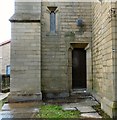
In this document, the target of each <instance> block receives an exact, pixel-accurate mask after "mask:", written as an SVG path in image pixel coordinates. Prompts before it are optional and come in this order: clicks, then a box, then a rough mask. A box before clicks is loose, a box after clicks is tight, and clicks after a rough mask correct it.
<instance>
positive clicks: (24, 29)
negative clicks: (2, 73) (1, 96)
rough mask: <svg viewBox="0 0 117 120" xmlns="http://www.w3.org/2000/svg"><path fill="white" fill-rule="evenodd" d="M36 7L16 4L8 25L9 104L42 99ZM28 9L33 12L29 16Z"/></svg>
mask: <svg viewBox="0 0 117 120" xmlns="http://www.w3.org/2000/svg"><path fill="white" fill-rule="evenodd" d="M35 5H36V6H37V5H38V7H35ZM40 5H41V3H39V2H38V3H36V4H35V3H33V2H32V3H30V2H27V3H25V2H16V3H15V8H16V11H15V14H14V15H13V16H12V17H11V18H10V21H11V23H12V24H11V27H12V41H11V84H10V85H11V86H10V90H11V95H10V96H9V100H10V101H16V102H17V101H29V100H40V99H42V98H41V97H42V96H41V83H40V82H41V26H40V10H41V9H40V8H41V7H40ZM33 8H34V11H33ZM38 8H39V9H38ZM30 10H31V11H32V12H34V13H33V14H32V13H30V12H31V11H30Z"/></svg>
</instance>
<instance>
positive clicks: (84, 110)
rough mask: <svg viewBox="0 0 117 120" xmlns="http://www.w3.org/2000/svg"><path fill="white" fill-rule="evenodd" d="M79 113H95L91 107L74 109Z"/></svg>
mask: <svg viewBox="0 0 117 120" xmlns="http://www.w3.org/2000/svg"><path fill="white" fill-rule="evenodd" d="M76 108H77V109H78V110H79V111H80V112H81V113H91V112H96V110H94V109H93V108H92V107H91V106H81V107H76Z"/></svg>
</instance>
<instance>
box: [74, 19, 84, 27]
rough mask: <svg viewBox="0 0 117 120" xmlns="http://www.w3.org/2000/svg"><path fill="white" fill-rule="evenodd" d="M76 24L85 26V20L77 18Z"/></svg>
mask: <svg viewBox="0 0 117 120" xmlns="http://www.w3.org/2000/svg"><path fill="white" fill-rule="evenodd" d="M76 24H77V26H79V27H83V26H84V22H83V20H82V19H77V20H76Z"/></svg>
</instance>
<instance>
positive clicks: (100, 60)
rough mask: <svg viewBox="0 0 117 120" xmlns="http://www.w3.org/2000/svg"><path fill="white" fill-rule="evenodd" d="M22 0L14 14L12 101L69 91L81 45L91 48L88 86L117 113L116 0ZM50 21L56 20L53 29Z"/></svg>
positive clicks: (105, 107)
mask: <svg viewBox="0 0 117 120" xmlns="http://www.w3.org/2000/svg"><path fill="white" fill-rule="evenodd" d="M19 1H20V0H16V2H15V14H14V15H13V16H12V17H11V19H10V21H11V24H12V42H11V95H10V96H9V100H11V101H12V100H14V101H25V100H40V99H42V96H43V97H47V98H60V97H68V96H70V95H71V94H72V91H73V90H74V89H73V80H72V79H73V73H72V72H73V69H72V68H73V66H72V63H73V61H72V55H73V54H72V52H73V50H74V49H76V48H82V49H84V50H85V52H86V88H85V89H86V90H87V91H89V92H90V93H91V94H92V95H93V96H95V98H96V99H97V100H98V101H99V102H100V103H101V107H102V109H103V110H104V111H105V112H106V113H107V114H109V115H110V116H111V117H116V115H117V114H116V108H117V106H116V101H117V93H116V91H117V90H116V89H117V86H116V75H117V74H116V71H117V70H116V68H117V67H116V56H117V55H116V37H117V36H116V8H117V6H116V3H110V2H104V1H102V2H92V3H91V2H81V1H80V2H37V1H38V0H37V1H36V2H35V0H32V2H21V1H20V2H19ZM51 13H52V14H53V16H51ZM51 17H52V18H51ZM52 20H53V21H54V23H50V21H52ZM78 20H80V21H83V25H82V26H80V25H78V24H79V23H77V22H78ZM76 21H77V22H76ZM50 24H51V25H52V24H53V25H55V26H54V27H55V29H56V30H55V31H54V32H53V31H51V28H50V26H51V25H50ZM79 69H82V67H81V68H79ZM78 82H81V81H78ZM41 93H42V96H41Z"/></svg>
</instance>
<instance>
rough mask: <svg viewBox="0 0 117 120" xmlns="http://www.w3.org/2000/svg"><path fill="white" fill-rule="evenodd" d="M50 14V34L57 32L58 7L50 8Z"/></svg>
mask: <svg viewBox="0 0 117 120" xmlns="http://www.w3.org/2000/svg"><path fill="white" fill-rule="evenodd" d="M48 9H49V12H50V32H53V33H55V32H56V9H57V7H48Z"/></svg>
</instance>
